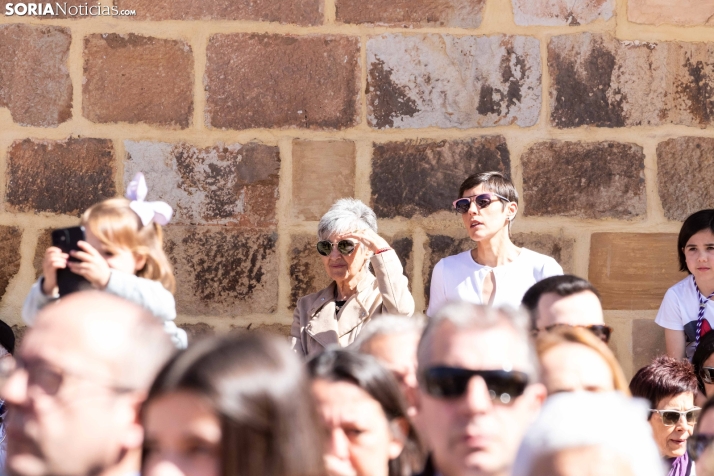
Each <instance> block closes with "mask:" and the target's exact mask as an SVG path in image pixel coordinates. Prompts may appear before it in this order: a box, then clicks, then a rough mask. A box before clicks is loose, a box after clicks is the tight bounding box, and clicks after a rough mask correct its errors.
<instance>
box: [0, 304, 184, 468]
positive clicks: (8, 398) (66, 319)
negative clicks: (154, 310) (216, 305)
mask: <svg viewBox="0 0 714 476" xmlns="http://www.w3.org/2000/svg"><path fill="white" fill-rule="evenodd" d="M173 351H174V348H173V344H172V343H171V341H170V340H169V338H168V336H167V335H166V333H165V332H164V331H163V326H162V325H161V324H160V322H159V321H158V320H157V319H155V318H154V317H153V316H151V315H149V314H147V312H146V311H144V310H143V309H141V308H139V307H138V306H136V305H135V304H132V303H129V302H127V301H124V300H123V299H120V298H118V297H116V296H112V295H110V294H106V293H102V292H99V291H85V292H79V293H74V294H71V295H69V296H66V297H63V298H62V300H61V301H58V302H57V303H56V304H53V305H51V306H47V307H46V308H44V309H43V310H42V311H41V312H40V314H38V316H37V322H36V324H35V326H34V327H33V328H32V329H30V330H29V331H28V333H27V335H26V336H25V338H24V340H23V342H22V344H21V347H20V349H19V351H18V352H17V353H16V354H15V358H8V359H2V360H0V384H1V385H2V387H1V388H0V394H1V396H2V398H3V399H4V400H5V403H6V404H7V406H8V410H9V411H8V418H7V423H6V424H7V437H8V448H7V467H6V473H7V474H9V475H11V476H51V475H63V476H90V475H91V476H110V475H111V476H130V475H132V476H133V475H137V474H139V468H140V463H141V447H142V441H143V429H142V428H141V425H140V423H139V415H138V413H139V409H140V407H141V404H142V402H143V400H144V398H145V396H146V392H147V391H148V388H149V385H150V384H151V382H152V381H153V379H154V377H155V375H156V373H158V371H159V368H160V367H161V366H162V365H163V364H164V362H165V361H166V360H168V358H169V357H170V356H171V354H172V353H173Z"/></svg>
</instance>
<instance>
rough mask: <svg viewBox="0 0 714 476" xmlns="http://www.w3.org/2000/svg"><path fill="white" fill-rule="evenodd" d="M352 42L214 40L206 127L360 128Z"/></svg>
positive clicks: (328, 38) (248, 36)
mask: <svg viewBox="0 0 714 476" xmlns="http://www.w3.org/2000/svg"><path fill="white" fill-rule="evenodd" d="M359 51H360V42H359V38H356V37H348V36H336V35H310V36H307V35H306V36H284V35H269V34H252V33H239V34H230V35H213V36H212V37H211V39H210V41H209V44H208V52H207V55H208V60H207V61H208V64H207V65H206V76H205V86H206V123H207V125H208V126H210V127H215V128H223V129H250V128H260V127H266V128H276V127H304V128H312V129H344V128H346V127H351V126H354V125H356V124H357V123H358V122H359V88H360V65H359V55H360V53H359Z"/></svg>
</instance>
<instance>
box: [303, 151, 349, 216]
mask: <svg viewBox="0 0 714 476" xmlns="http://www.w3.org/2000/svg"><path fill="white" fill-rule="evenodd" d="M355 154H356V148H355V143H354V142H350V141H305V140H294V141H293V213H294V214H295V215H296V216H297V217H298V218H300V219H302V220H319V219H320V217H322V215H323V214H324V213H325V212H327V210H328V209H329V208H330V206H331V205H332V204H333V203H334V202H335V201H336V200H337V199H339V198H344V197H353V196H354V194H355V161H356V157H355Z"/></svg>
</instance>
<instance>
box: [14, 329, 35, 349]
mask: <svg viewBox="0 0 714 476" xmlns="http://www.w3.org/2000/svg"><path fill="white" fill-rule="evenodd" d="M10 328H11V329H12V333H13V334H15V349H19V348H20V344H21V343H22V339H24V338H25V334H26V333H27V331H28V330H29V329H30V328H29V327H28V326H18V325H14V326H10Z"/></svg>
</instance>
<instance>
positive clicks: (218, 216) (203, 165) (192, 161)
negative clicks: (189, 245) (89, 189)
mask: <svg viewBox="0 0 714 476" xmlns="http://www.w3.org/2000/svg"><path fill="white" fill-rule="evenodd" d="M124 148H125V149H126V151H127V160H126V163H125V167H124V183H125V185H128V183H129V182H130V181H131V179H132V178H133V177H134V175H135V174H136V172H143V173H144V175H145V176H146V181H147V183H148V185H149V196H148V198H147V199H148V200H164V201H166V202H168V203H169V204H171V205H172V206H173V207H174V209H175V212H176V215H175V218H174V219H173V220H172V223H175V224H201V225H205V224H220V225H240V226H247V227H271V226H275V225H276V224H277V218H276V212H275V206H276V203H277V200H278V180H279V173H280V152H279V150H278V148H277V147H273V146H267V145H263V144H259V143H255V142H251V143H248V144H245V145H241V144H229V145H222V144H221V145H217V146H214V147H207V148H199V147H194V146H191V145H189V144H167V143H162V142H148V141H146V142H132V141H125V142H124Z"/></svg>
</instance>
